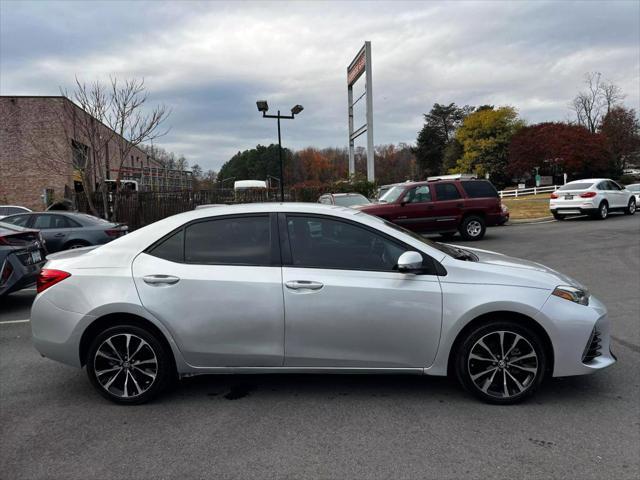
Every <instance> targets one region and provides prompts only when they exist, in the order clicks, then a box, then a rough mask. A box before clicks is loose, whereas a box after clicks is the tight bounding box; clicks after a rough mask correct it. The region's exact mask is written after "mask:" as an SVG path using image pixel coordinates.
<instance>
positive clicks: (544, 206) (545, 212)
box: [502, 193, 551, 220]
mask: <svg viewBox="0 0 640 480" xmlns="http://www.w3.org/2000/svg"><path fill="white" fill-rule="evenodd" d="M549 195H550V194H549V193H542V194H540V195H527V196H526V197H518V198H513V197H509V198H503V199H502V203H504V204H505V205H506V206H507V207H508V208H509V214H510V219H511V220H526V219H530V218H541V217H548V216H550V215H551V212H550V211H549Z"/></svg>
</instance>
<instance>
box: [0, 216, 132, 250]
mask: <svg viewBox="0 0 640 480" xmlns="http://www.w3.org/2000/svg"><path fill="white" fill-rule="evenodd" d="M2 221H3V222H5V223H10V224H12V225H18V226H21V227H25V228H33V229H36V230H40V233H41V234H42V238H44V240H45V242H46V245H47V251H48V252H49V253H53V252H58V251H60V250H68V249H71V248H81V247H88V246H90V245H102V244H103V243H107V242H110V241H111V240H114V239H116V238H118V237H120V236H122V235H124V234H125V233H127V230H128V227H127V226H126V225H122V224H117V223H112V222H108V221H106V220H103V219H102V218H98V217H94V216H91V215H87V214H85V213H75V212H34V213H24V214H19V215H11V216H9V217H5V218H3V219H2Z"/></svg>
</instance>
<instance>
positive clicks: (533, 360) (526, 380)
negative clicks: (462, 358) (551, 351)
mask: <svg viewBox="0 0 640 480" xmlns="http://www.w3.org/2000/svg"><path fill="white" fill-rule="evenodd" d="M467 366H468V372H469V377H470V378H471V381H472V382H473V384H474V385H475V386H476V388H478V389H479V390H480V391H482V392H483V393H485V394H486V395H489V396H491V397H495V398H499V399H508V398H511V397H514V396H516V395H520V394H522V393H524V392H525V391H527V390H528V389H529V387H530V386H531V385H533V384H534V383H535V380H536V377H537V375H538V371H539V367H540V362H539V360H538V355H537V354H536V351H535V349H534V348H533V346H532V345H531V343H530V342H529V341H528V340H527V339H526V338H524V337H523V336H522V335H520V334H518V333H515V332H512V331H508V330H498V331H494V332H491V333H488V334H486V335H484V336H483V337H482V338H480V339H479V340H478V341H477V342H476V343H475V344H474V345H473V347H471V350H470V351H469V357H468V359H467Z"/></svg>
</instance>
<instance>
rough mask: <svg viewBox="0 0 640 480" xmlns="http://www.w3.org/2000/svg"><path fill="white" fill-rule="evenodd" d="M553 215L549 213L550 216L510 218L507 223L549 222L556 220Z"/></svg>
mask: <svg viewBox="0 0 640 480" xmlns="http://www.w3.org/2000/svg"><path fill="white" fill-rule="evenodd" d="M555 221H556V220H554V218H553V216H551V215H549V216H548V217H540V218H525V219H522V220H509V221H508V222H507V223H506V224H505V225H529V224H535V223H547V222H555Z"/></svg>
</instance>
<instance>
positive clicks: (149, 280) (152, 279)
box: [142, 275, 180, 285]
mask: <svg viewBox="0 0 640 480" xmlns="http://www.w3.org/2000/svg"><path fill="white" fill-rule="evenodd" d="M142 280H144V283H146V284H148V285H174V284H176V283H178V282H179V281H180V279H179V278H178V277H174V276H172V275H146V276H144V277H143V278H142Z"/></svg>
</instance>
